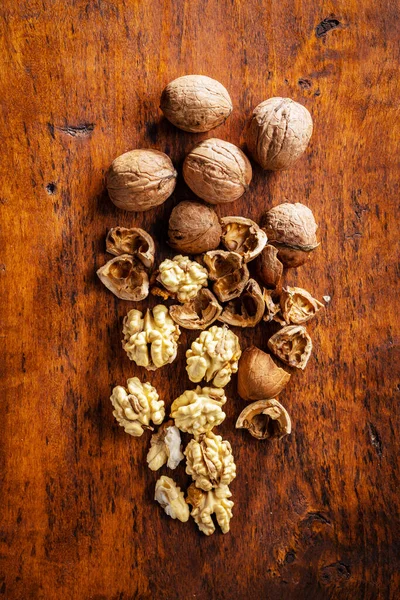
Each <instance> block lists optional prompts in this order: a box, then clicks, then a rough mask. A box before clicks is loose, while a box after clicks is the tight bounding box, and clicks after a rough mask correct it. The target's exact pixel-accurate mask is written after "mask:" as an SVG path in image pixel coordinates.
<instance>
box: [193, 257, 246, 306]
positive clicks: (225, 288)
mask: <svg viewBox="0 0 400 600" xmlns="http://www.w3.org/2000/svg"><path fill="white" fill-rule="evenodd" d="M202 261H203V264H204V265H205V266H206V267H207V269H208V277H209V279H211V281H214V282H215V283H214V284H213V287H212V290H213V292H214V294H215V295H216V296H217V298H218V300H220V302H228V301H229V300H232V299H233V298H237V296H240V294H241V293H242V291H243V289H244V287H245V285H246V283H247V282H248V280H249V276H250V275H249V270H248V268H247V266H246V265H245V264H244V263H243V257H242V256H240V254H238V253H237V252H227V251H226V250H212V251H211V252H206V253H205V254H204V256H203V257H202Z"/></svg>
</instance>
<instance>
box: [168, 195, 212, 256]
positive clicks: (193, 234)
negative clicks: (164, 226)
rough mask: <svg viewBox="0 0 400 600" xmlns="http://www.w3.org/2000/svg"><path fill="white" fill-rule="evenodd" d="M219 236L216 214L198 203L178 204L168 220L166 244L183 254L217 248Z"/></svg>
mask: <svg viewBox="0 0 400 600" xmlns="http://www.w3.org/2000/svg"><path fill="white" fill-rule="evenodd" d="M221 234H222V228H221V224H220V222H219V219H218V216H217V214H216V213H215V212H214V211H213V209H212V208H210V207H209V206H206V205H205V204H201V203H200V202H180V203H179V204H177V206H175V208H174V209H173V211H172V213H171V216H170V218H169V229H168V243H169V245H170V246H171V248H174V249H175V250H178V251H179V252H184V253H185V254H200V253H202V252H207V250H214V249H215V248H218V246H219V243H220V240H221Z"/></svg>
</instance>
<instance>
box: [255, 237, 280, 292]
mask: <svg viewBox="0 0 400 600" xmlns="http://www.w3.org/2000/svg"><path fill="white" fill-rule="evenodd" d="M254 267H255V273H256V276H257V279H259V280H260V281H261V283H263V284H264V285H265V287H267V288H268V289H271V290H276V289H277V288H279V287H280V283H281V279H282V273H283V264H282V263H281V261H280V260H279V258H278V249H277V248H275V246H271V244H267V245H266V246H265V248H263V250H262V252H261V254H259V255H258V256H257V258H256V259H255V261H254Z"/></svg>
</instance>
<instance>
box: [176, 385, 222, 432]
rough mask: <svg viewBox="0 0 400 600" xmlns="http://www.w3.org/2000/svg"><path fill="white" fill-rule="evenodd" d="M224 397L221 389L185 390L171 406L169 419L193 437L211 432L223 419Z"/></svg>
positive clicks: (198, 387) (199, 388)
mask: <svg viewBox="0 0 400 600" xmlns="http://www.w3.org/2000/svg"><path fill="white" fill-rule="evenodd" d="M225 402H226V396H225V394H224V391H223V390H222V389H217V388H209V387H205V388H201V387H200V386H199V385H198V386H197V387H196V389H195V390H186V392H184V393H183V394H182V395H181V396H179V398H176V400H174V402H173V403H172V406H171V417H172V418H173V419H175V425H176V426H177V427H178V428H179V429H180V430H181V431H186V432H188V433H191V434H193V435H200V434H202V433H206V432H207V431H211V429H212V428H213V427H216V426H217V425H219V424H220V423H222V421H223V420H224V419H225V417H226V415H225V413H224V412H223V410H222V408H221V407H222V406H223V405H224V404H225Z"/></svg>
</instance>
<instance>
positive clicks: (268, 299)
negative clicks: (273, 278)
mask: <svg viewBox="0 0 400 600" xmlns="http://www.w3.org/2000/svg"><path fill="white" fill-rule="evenodd" d="M263 298H264V303H265V312H264V317H263V320H264V321H266V322H267V323H269V322H270V321H276V322H277V323H280V325H287V323H286V321H285V319H284V318H283V315H282V312H281V305H280V298H279V294H277V293H276V291H275V290H266V289H265V288H264V290H263Z"/></svg>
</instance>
